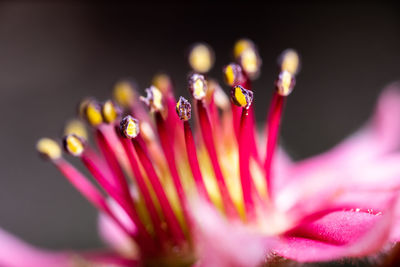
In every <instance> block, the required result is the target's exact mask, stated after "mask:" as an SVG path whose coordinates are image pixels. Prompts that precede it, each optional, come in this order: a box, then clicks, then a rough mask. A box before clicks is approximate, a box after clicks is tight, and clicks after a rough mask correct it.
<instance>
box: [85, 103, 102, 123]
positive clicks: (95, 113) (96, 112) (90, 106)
mask: <svg viewBox="0 0 400 267" xmlns="http://www.w3.org/2000/svg"><path fill="white" fill-rule="evenodd" d="M85 115H86V120H87V121H88V122H89V124H90V125H92V126H97V125H99V124H100V123H102V122H103V116H102V114H101V107H100V105H99V104H98V103H97V102H96V101H89V103H87V105H86V108H85Z"/></svg>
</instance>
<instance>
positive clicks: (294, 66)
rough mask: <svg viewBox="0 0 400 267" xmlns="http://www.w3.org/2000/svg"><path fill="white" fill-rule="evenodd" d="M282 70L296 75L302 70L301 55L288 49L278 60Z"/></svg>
mask: <svg viewBox="0 0 400 267" xmlns="http://www.w3.org/2000/svg"><path fill="white" fill-rule="evenodd" d="M278 64H279V66H280V68H281V70H286V71H288V72H289V73H290V74H292V75H296V74H297V73H298V72H299V69H300V57H299V54H297V52H296V51H295V50H293V49H286V50H285V51H283V52H282V54H281V55H280V56H279V58H278Z"/></svg>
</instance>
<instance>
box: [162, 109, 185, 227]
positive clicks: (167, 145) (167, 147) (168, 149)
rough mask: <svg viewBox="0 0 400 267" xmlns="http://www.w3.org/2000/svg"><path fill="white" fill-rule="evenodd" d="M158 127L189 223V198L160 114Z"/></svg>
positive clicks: (164, 122)
mask: <svg viewBox="0 0 400 267" xmlns="http://www.w3.org/2000/svg"><path fill="white" fill-rule="evenodd" d="M154 115H155V120H156V125H157V132H158V136H159V138H160V143H161V147H162V149H163V152H164V155H165V159H166V160H167V164H168V168H169V170H170V173H171V176H172V180H173V182H174V185H175V189H176V192H177V194H178V198H179V202H180V205H181V207H182V210H183V215H184V217H185V219H186V222H187V223H189V215H188V211H187V206H186V203H187V198H186V194H185V191H184V190H183V186H182V183H181V179H180V177H179V173H178V169H177V167H176V164H175V162H176V155H175V152H174V148H173V146H172V142H171V139H170V136H169V132H168V130H167V125H166V121H165V120H164V119H163V117H162V116H161V113H160V112H156V113H154Z"/></svg>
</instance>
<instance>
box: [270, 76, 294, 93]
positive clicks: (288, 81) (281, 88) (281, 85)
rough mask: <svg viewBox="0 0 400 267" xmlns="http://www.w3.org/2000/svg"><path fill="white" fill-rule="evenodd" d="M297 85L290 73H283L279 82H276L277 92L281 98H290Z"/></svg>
mask: <svg viewBox="0 0 400 267" xmlns="http://www.w3.org/2000/svg"><path fill="white" fill-rule="evenodd" d="M295 83H296V80H295V78H294V76H293V75H292V74H290V72H288V71H286V70H284V71H281V73H280V74H279V77H278V80H276V82H275V86H276V90H277V92H278V94H280V95H281V96H288V95H289V94H290V93H291V92H292V91H293V88H294V85H295Z"/></svg>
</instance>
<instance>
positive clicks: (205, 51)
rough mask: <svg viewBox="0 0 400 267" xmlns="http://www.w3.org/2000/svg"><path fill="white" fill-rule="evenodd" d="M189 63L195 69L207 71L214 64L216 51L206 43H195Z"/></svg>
mask: <svg viewBox="0 0 400 267" xmlns="http://www.w3.org/2000/svg"><path fill="white" fill-rule="evenodd" d="M189 64H190V66H191V67H192V69H193V70H194V71H196V72H200V73H206V72H208V71H209V70H210V69H211V68H212V66H213V65H214V52H213V51H212V50H211V48H210V47H209V46H208V45H206V44H203V43H199V44H195V45H194V46H193V47H192V49H191V50H190V53H189Z"/></svg>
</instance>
